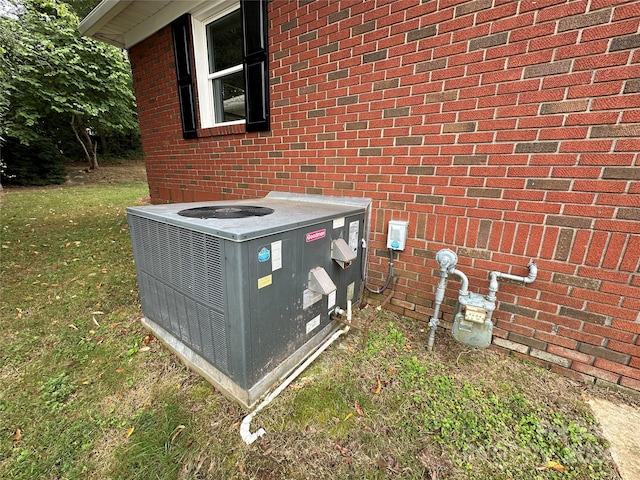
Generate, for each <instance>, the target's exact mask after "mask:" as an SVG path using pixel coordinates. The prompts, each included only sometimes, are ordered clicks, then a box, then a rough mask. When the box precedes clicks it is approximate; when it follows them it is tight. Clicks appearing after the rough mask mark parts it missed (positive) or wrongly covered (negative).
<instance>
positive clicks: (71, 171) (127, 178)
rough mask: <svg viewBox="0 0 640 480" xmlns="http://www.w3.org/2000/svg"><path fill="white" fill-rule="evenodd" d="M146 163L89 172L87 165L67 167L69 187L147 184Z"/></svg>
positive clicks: (140, 162) (130, 163)
mask: <svg viewBox="0 0 640 480" xmlns="http://www.w3.org/2000/svg"><path fill="white" fill-rule="evenodd" d="M146 181H147V171H146V170H145V166H144V161H142V160H131V161H127V162H125V163H120V164H112V165H111V164H107V165H103V166H101V167H100V168H98V169H96V170H89V169H88V168H87V166H86V165H85V164H73V165H69V166H67V182H66V184H67V185H89V184H104V183H136V182H146Z"/></svg>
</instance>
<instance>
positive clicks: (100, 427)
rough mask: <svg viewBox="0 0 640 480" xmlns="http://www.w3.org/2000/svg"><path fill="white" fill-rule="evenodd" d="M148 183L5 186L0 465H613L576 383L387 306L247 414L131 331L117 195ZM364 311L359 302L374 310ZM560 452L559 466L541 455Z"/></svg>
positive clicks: (486, 474)
mask: <svg viewBox="0 0 640 480" xmlns="http://www.w3.org/2000/svg"><path fill="white" fill-rule="evenodd" d="M146 193H147V191H146V185H144V184H139V183H138V184H127V183H114V184H103V185H86V186H75V187H68V186H67V187H55V188H38V189H19V190H9V191H7V192H5V193H4V194H3V196H2V225H1V228H2V237H1V240H0V247H1V249H0V254H1V256H2V258H1V260H2V261H1V267H0V268H1V270H0V281H1V284H2V292H1V293H2V295H1V298H0V322H1V325H0V328H2V332H3V340H2V348H0V478H12V479H25V480H26V479H33V478H39V479H40V478H42V479H84V478H89V479H104V478H109V479H134V478H135V479H151V478H153V479H175V478H179V479H222V478H224V479H234V478H238V479H241V478H255V479H285V478H286V479H289V478H291V479H298V478H300V479H302V478H340V479H347V478H353V479H386V478H394V479H395V478H397V479H422V478H438V479H444V478H448V479H486V478H495V479H505V480H506V479H509V478H517V479H520V478H522V479H555V478H558V479H559V478H562V479H615V478H619V477H618V476H617V473H616V472H615V469H614V467H613V464H612V462H611V459H610V456H609V452H608V450H607V445H606V442H605V441H604V440H603V439H602V438H601V437H600V435H599V433H598V427H597V425H596V423H595V421H594V419H593V417H592V416H591V414H590V411H589V410H588V408H587V407H586V406H585V405H584V404H583V403H582V401H581V399H580V392H579V389H578V388H576V387H575V386H574V385H573V384H572V383H571V382H569V381H568V380H566V379H563V378H560V377H557V376H555V375H552V374H551V373H549V372H547V371H543V370H541V369H539V368H537V367H536V366H535V365H532V364H529V363H525V362H520V361H517V360H514V359H512V358H508V357H503V356H499V355H498V354H497V353H495V352H493V351H490V350H482V351H480V350H471V349H466V348H465V347H462V346H460V345H458V344H455V343H453V342H451V341H450V340H449V339H448V338H447V337H446V336H445V335H444V334H443V335H439V336H438V338H437V341H436V349H435V350H434V351H433V352H427V351H426V350H425V348H424V346H425V345H426V338H427V333H428V332H426V331H425V329H426V326H425V325H424V324H422V323H419V322H415V321H412V320H409V319H405V318H400V317H397V316H395V315H392V314H391V313H389V312H384V311H383V312H380V313H379V314H378V318H377V319H376V320H375V321H374V323H373V325H372V327H371V332H370V334H369V337H368V341H367V344H366V346H365V347H364V348H361V339H362V336H361V334H360V333H359V332H358V331H357V330H352V331H351V332H350V333H349V334H348V335H347V336H346V337H343V338H342V339H341V340H340V341H339V342H337V343H336V344H335V345H334V346H332V347H331V348H330V349H329V350H328V351H327V352H325V353H324V354H323V355H322V356H321V357H320V359H319V360H318V361H317V363H315V364H314V365H313V366H312V367H310V368H309V369H308V370H307V371H306V372H305V373H304V374H303V376H302V377H300V378H298V379H297V380H296V381H295V382H294V383H293V384H292V385H291V386H290V388H288V389H287V390H285V391H284V392H283V394H282V395H281V396H280V397H279V398H278V399H276V400H275V401H274V402H273V403H272V404H271V405H269V406H268V407H267V408H266V409H265V410H263V411H262V412H261V413H259V414H258V415H257V416H256V418H255V419H254V421H253V425H252V430H253V431H255V430H256V429H257V428H258V427H264V428H265V429H266V430H267V432H268V433H267V435H266V436H264V437H262V438H261V439H260V440H259V441H258V442H256V443H255V444H253V445H251V446H247V445H245V444H244V443H243V442H242V440H241V439H240V435H239V423H240V421H241V420H242V418H243V416H244V415H245V414H246V412H244V411H243V410H242V409H241V408H239V407H238V406H237V405H235V404H233V403H232V402H230V401H228V400H227V399H225V398H224V397H223V396H222V395H220V394H219V393H218V392H216V391H215V389H214V388H213V387H211V386H210V385H209V384H208V383H206V382H205V381H203V380H202V379H200V378H199V377H198V376H197V375H195V374H193V373H191V372H189V371H188V370H186V369H185V368H184V367H182V366H181V365H180V364H179V363H178V362H177V361H176V359H175V358H174V357H173V356H172V355H170V354H168V353H167V352H166V350H164V348H163V347H162V346H161V345H160V344H159V342H158V341H157V340H156V339H154V338H153V337H151V336H149V335H148V333H147V332H146V331H145V330H144V329H143V328H141V326H140V324H139V322H138V319H139V318H140V316H141V311H140V307H139V299H138V293H137V287H136V278H135V269H134V264H133V258H132V253H131V246H130V240H129V232H128V228H127V223H126V215H125V207H126V206H128V205H134V204H137V203H139V202H140V201H141V198H142V197H143V196H144V195H146ZM370 310H371V309H370V308H368V309H366V310H364V311H362V312H360V313H359V315H360V316H363V317H364V316H368V315H369V311H370ZM549 462H557V463H558V464H560V465H562V466H563V467H564V469H565V470H564V471H563V472H559V471H556V470H554V469H552V468H549V466H552V465H554V464H550V463H549Z"/></svg>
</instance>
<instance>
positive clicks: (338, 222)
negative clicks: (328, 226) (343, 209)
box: [333, 217, 344, 230]
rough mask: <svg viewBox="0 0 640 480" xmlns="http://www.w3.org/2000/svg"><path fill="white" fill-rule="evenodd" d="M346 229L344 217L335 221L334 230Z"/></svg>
mask: <svg viewBox="0 0 640 480" xmlns="http://www.w3.org/2000/svg"><path fill="white" fill-rule="evenodd" d="M342 227H344V217H341V218H334V219H333V229H334V230H335V229H336V228H342Z"/></svg>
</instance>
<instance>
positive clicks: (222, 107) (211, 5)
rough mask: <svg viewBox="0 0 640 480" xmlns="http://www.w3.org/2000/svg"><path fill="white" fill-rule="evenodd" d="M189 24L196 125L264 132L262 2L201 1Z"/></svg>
mask: <svg viewBox="0 0 640 480" xmlns="http://www.w3.org/2000/svg"><path fill="white" fill-rule="evenodd" d="M190 20H191V27H190V28H191V29H192V32H191V33H192V36H193V47H192V51H193V59H194V60H195V76H194V77H193V79H192V80H193V81H195V83H197V87H198V88H197V91H198V101H197V108H198V109H199V113H200V126H201V127H202V128H210V127H218V126H225V125H235V124H245V125H246V130H247V131H259V130H268V129H269V75H268V55H267V35H266V31H267V28H266V26H267V0H260V1H255V0H241V1H240V2H238V0H219V1H214V2H206V3H205V6H204V7H202V8H201V9H200V10H198V11H195V12H193V13H192V17H191V18H190ZM174 23H175V22H174ZM174 44H175V32H174ZM176 52H177V49H176ZM176 55H177V54H176ZM179 64H180V59H179V58H178V57H177V56H176V65H178V66H179ZM179 81H180V80H179ZM192 98H193V96H192ZM182 103H183V102H182V100H181V108H182V109H183V112H182V113H183V125H184V118H185V117H188V113H187V114H186V115H185V113H184V108H183V105H182ZM193 108H194V109H195V108H196V103H195V101H194V102H193ZM185 136H186V133H185Z"/></svg>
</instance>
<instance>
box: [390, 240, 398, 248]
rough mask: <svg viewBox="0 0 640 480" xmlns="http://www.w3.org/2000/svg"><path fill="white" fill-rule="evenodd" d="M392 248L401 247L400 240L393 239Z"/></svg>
mask: <svg viewBox="0 0 640 480" xmlns="http://www.w3.org/2000/svg"><path fill="white" fill-rule="evenodd" d="M391 248H395V249H398V248H400V242H398V241H397V240H394V241H392V242H391Z"/></svg>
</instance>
